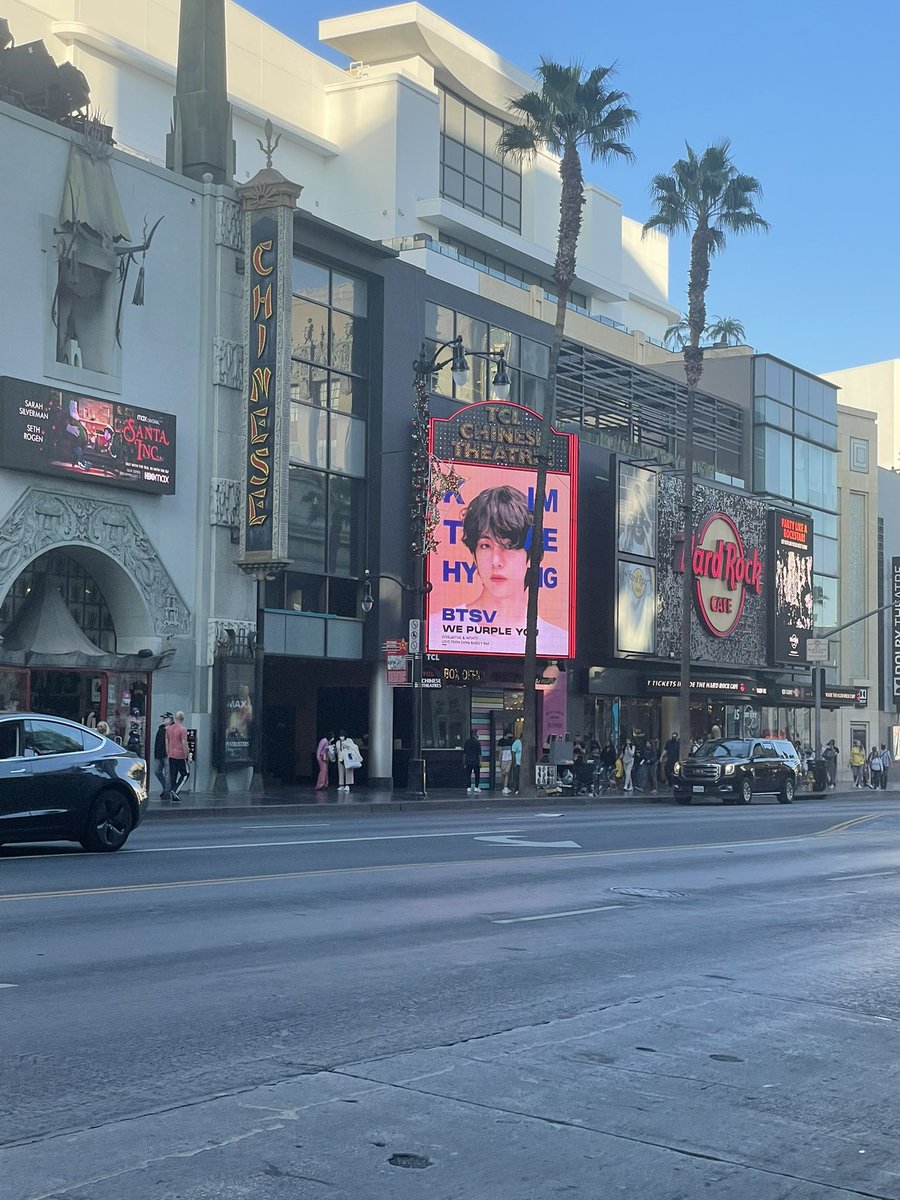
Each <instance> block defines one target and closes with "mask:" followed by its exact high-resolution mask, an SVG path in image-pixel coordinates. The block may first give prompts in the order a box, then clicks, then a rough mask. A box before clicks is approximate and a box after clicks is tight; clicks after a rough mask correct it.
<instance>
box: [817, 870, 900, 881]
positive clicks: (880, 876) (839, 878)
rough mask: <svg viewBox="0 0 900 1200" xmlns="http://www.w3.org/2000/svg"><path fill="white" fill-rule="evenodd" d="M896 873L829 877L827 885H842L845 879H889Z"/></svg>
mask: <svg viewBox="0 0 900 1200" xmlns="http://www.w3.org/2000/svg"><path fill="white" fill-rule="evenodd" d="M896 874H897V872H896V871H867V872H866V874H865V875H829V876H828V882H829V883H843V882H844V880H845V879H890V878H891V876H893V875H896Z"/></svg>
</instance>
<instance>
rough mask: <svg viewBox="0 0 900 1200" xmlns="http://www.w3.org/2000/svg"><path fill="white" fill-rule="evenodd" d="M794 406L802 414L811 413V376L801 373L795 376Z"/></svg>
mask: <svg viewBox="0 0 900 1200" xmlns="http://www.w3.org/2000/svg"><path fill="white" fill-rule="evenodd" d="M794 406H795V408H799V409H800V410H801V411H802V412H809V376H808V375H802V374H801V373H800V372H799V371H798V372H797V373H796V375H795V376H794Z"/></svg>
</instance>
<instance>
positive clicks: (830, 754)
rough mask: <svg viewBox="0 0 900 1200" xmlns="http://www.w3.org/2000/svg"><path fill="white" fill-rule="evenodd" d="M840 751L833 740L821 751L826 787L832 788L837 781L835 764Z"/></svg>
mask: <svg viewBox="0 0 900 1200" xmlns="http://www.w3.org/2000/svg"><path fill="white" fill-rule="evenodd" d="M839 754H840V750H838V748H837V746H836V745H835V744H834V738H832V739H831V741H830V742H829V743H828V745H827V746H826V747H825V749H824V750H823V751H822V758H824V760H825V783H826V786H827V787H830V788H833V787H834V786H835V780H836V779H837V763H838V755H839Z"/></svg>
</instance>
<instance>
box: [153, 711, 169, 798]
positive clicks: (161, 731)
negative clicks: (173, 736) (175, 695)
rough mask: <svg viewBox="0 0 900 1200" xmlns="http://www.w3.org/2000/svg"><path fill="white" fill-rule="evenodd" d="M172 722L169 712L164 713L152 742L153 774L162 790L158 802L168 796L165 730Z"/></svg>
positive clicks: (167, 761) (167, 756)
mask: <svg viewBox="0 0 900 1200" xmlns="http://www.w3.org/2000/svg"><path fill="white" fill-rule="evenodd" d="M171 720H172V714H171V713H170V712H164V713H163V715H162V716H161V717H160V718H159V728H158V729H157V731H156V737H155V738H154V740H153V761H154V764H155V765H154V767H153V774H154V775H155V776H156V778H157V779H158V780H159V786H160V788H161V789H162V790H161V791H160V793H159V798H160V800H165V799H166V797H167V796H168V794H169V752H168V750H167V749H166V730H167V729H168V728H169V723H170V722H171Z"/></svg>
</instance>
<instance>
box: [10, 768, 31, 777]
mask: <svg viewBox="0 0 900 1200" xmlns="http://www.w3.org/2000/svg"><path fill="white" fill-rule="evenodd" d="M9 773H10V775H27V774H28V767H11V768H10V772H9Z"/></svg>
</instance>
